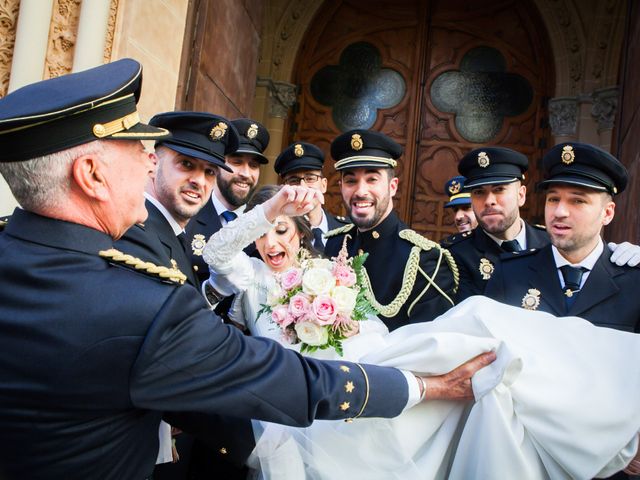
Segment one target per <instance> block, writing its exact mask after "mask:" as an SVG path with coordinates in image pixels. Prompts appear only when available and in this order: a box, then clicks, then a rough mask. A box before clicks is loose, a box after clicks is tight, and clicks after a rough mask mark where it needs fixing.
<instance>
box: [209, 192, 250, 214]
mask: <svg viewBox="0 0 640 480" xmlns="http://www.w3.org/2000/svg"><path fill="white" fill-rule="evenodd" d="M211 202H212V203H213V208H215V209H216V212H217V213H218V216H220V215H222V213H223V212H227V211H229V212H233V213H235V214H236V215H240V214H241V213H242V212H244V209H245V207H246V205H244V204H243V205H240V206H239V207H237V208H235V209H233V210H229V209H228V208H227V207H225V206H224V204H223V203H222V201H220V199H219V198H218V196H217V195H216V192H215V191H212V192H211Z"/></svg>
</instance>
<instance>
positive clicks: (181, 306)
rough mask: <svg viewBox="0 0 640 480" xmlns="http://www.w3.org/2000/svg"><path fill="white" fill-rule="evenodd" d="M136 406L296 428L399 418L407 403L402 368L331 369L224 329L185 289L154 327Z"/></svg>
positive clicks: (137, 370) (333, 365)
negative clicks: (315, 422)
mask: <svg viewBox="0 0 640 480" xmlns="http://www.w3.org/2000/svg"><path fill="white" fill-rule="evenodd" d="M130 395H131V401H132V403H133V404H134V405H135V406H136V407H138V408H144V409H150V410H157V411H195V412H208V413H218V414H223V415H231V416H236V417H243V418H255V419H259V420H266V421H271V422H278V423H284V424H288V425H295V426H305V425H309V424H310V423H311V422H312V421H313V420H314V419H315V418H321V419H349V418H354V417H358V416H363V417H370V416H373V417H394V416H397V415H398V414H400V413H401V412H402V410H403V408H404V407H405V406H406V404H407V399H408V387H407V382H406V379H405V377H404V375H403V374H402V372H400V371H399V370H397V369H393V368H386V367H376V366H367V365H358V364H353V363H350V362H342V361H337V362H323V361H319V360H314V359H310V358H306V357H303V356H301V355H299V354H297V353H296V352H293V351H291V350H287V349H285V348H283V347H281V346H280V345H278V344H277V343H275V342H273V341H271V340H269V339H264V338H252V337H245V336H243V335H242V334H241V333H240V331H239V330H238V329H236V328H232V327H229V326H227V325H224V324H222V323H221V322H220V320H219V319H218V318H217V317H215V316H214V315H213V314H212V313H211V312H210V311H209V310H207V309H206V306H205V304H204V301H203V300H202V299H201V298H200V297H199V295H197V294H196V292H195V290H194V289H192V288H184V287H178V288H176V289H175V291H174V292H173V293H172V294H171V295H170V297H169V298H168V299H167V300H166V301H165V303H164V304H163V305H162V307H161V308H160V310H159V311H158V312H157V314H156V317H155V319H154V321H153V323H152V325H151V327H150V328H149V330H148V332H147V335H146V337H145V340H144V342H143V344H142V347H141V349H140V352H139V355H138V357H137V360H136V362H135V364H134V367H133V369H132V371H131V376H130Z"/></svg>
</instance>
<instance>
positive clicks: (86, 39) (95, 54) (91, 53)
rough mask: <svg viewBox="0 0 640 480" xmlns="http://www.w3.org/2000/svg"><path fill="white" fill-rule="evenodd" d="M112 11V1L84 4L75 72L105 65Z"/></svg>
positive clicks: (75, 56)
mask: <svg viewBox="0 0 640 480" xmlns="http://www.w3.org/2000/svg"><path fill="white" fill-rule="evenodd" d="M110 11H111V0H93V1H91V2H90V3H88V2H83V4H82V7H81V8H80V24H79V25H78V38H77V40H76V49H75V52H74V56H73V71H74V72H78V71H81V70H87V69H88V68H92V67H97V66H98V65H101V64H102V63H103V61H104V50H105V44H106V41H107V28H108V26H109V14H110Z"/></svg>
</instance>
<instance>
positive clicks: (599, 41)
mask: <svg viewBox="0 0 640 480" xmlns="http://www.w3.org/2000/svg"><path fill="white" fill-rule="evenodd" d="M619 3H620V2H619V0H607V1H606V2H605V3H604V6H603V8H604V10H603V12H604V15H601V16H600V18H599V21H598V27H597V30H596V34H595V43H594V46H595V48H596V50H595V52H594V54H593V56H594V59H593V66H592V68H591V73H592V74H593V77H594V78H596V79H598V80H599V79H601V78H602V72H603V70H604V64H605V60H606V56H607V53H609V54H611V52H609V42H610V38H611V32H612V29H613V24H614V17H613V15H614V11H615V9H616V5H617V4H619Z"/></svg>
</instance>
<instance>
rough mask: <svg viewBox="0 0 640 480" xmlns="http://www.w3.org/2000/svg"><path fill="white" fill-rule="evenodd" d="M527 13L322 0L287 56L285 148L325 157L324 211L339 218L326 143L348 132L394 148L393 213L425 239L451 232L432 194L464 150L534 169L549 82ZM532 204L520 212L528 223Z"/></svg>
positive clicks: (515, 6) (477, 6)
mask: <svg viewBox="0 0 640 480" xmlns="http://www.w3.org/2000/svg"><path fill="white" fill-rule="evenodd" d="M467 4H469V5H470V6H468V5H467ZM523 5H524V6H523ZM532 10H533V9H532V8H531V5H529V3H528V2H521V1H517V0H509V1H504V0H474V2H464V1H461V0H460V1H458V0H446V1H431V2H427V1H419V0H401V1H395V2H387V1H377V0H376V1H362V0H348V1H329V2H325V4H324V5H323V7H321V9H320V11H319V13H318V15H317V16H316V19H315V21H314V23H313V24H312V26H311V27H310V28H309V30H308V32H307V34H306V37H305V41H304V42H303V44H302V47H301V50H300V52H299V54H298V62H297V66H296V69H295V71H296V78H295V79H294V80H295V82H296V83H297V84H299V85H300V96H299V110H298V112H297V115H296V116H295V119H294V122H293V124H292V125H291V133H290V135H289V138H287V141H293V140H298V139H299V140H305V141H309V142H311V143H315V144H316V145H318V146H320V148H322V149H323V150H324V151H325V153H326V155H327V162H326V166H325V174H326V175H327V176H328V178H329V185H330V188H329V193H328V195H327V206H328V208H329V209H330V210H331V211H333V212H336V213H338V212H343V211H344V210H343V207H342V201H341V197H340V192H339V187H338V180H339V177H338V175H337V174H335V172H334V170H333V161H332V160H331V159H330V156H329V145H330V143H331V141H332V140H333V138H335V137H336V136H337V135H338V134H340V133H341V132H343V131H346V130H349V129H351V128H356V127H358V128H370V129H373V130H378V131H381V132H384V133H385V134H387V135H389V136H390V137H392V138H393V139H394V140H396V141H397V142H398V143H400V144H401V145H402V146H403V148H404V155H403V157H402V158H401V161H400V165H399V167H398V169H397V173H398V176H399V177H400V188H399V190H398V194H397V195H396V198H395V201H394V205H395V208H396V210H397V211H398V212H399V213H400V215H401V217H402V218H403V219H404V220H405V221H406V222H407V223H408V224H410V225H411V226H412V228H414V229H416V230H417V231H419V232H421V233H424V234H426V235H427V236H429V237H430V238H433V239H434V240H438V239H439V238H441V237H442V236H445V235H447V234H448V233H450V232H452V231H453V227H452V221H451V218H450V216H449V215H450V214H449V212H446V211H445V210H444V209H443V204H444V203H445V202H446V200H447V197H446V195H445V194H444V191H443V186H444V183H445V181H446V180H447V179H448V178H449V177H451V176H453V175H455V174H456V169H457V163H458V160H459V159H460V157H461V156H462V155H463V154H464V153H465V152H467V151H469V150H470V149H473V148H476V147H477V146H481V145H483V144H485V145H486V144H494V145H504V146H509V147H511V148H515V149H517V150H520V151H522V152H523V153H526V154H527V155H529V157H530V158H531V160H532V164H533V165H535V163H536V161H537V159H539V157H540V148H541V146H542V144H541V139H542V138H544V137H545V136H546V135H547V131H546V129H544V128H543V127H544V121H543V118H544V107H543V101H544V98H545V96H546V95H547V93H546V92H547V91H548V88H547V85H548V84H549V81H550V79H549V78H548V77H549V73H548V70H549V69H548V68H547V67H545V66H542V65H540V60H539V59H542V58H549V57H548V56H545V54H547V52H548V48H547V47H546V43H545V42H544V41H543V39H541V38H539V37H541V35H540V34H539V33H537V32H539V31H543V30H542V28H541V26H540V24H539V22H536V21H534V20H532V19H535V18H537V17H536V15H535V12H533V13H532ZM456 89H457V90H456ZM460 92H466V93H465V95H466V96H465V95H461V93H460ZM533 170H534V173H533V175H530V176H529V179H530V180H529V182H532V181H533V180H534V179H536V178H537V174H536V173H535V168H534V169H533ZM532 200H533V199H530V200H529V202H528V206H527V210H526V211H525V214H527V213H528V214H531V215H537V214H538V212H539V210H538V208H539V207H538V206H537V204H536V203H535V202H533V201H532Z"/></svg>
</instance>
